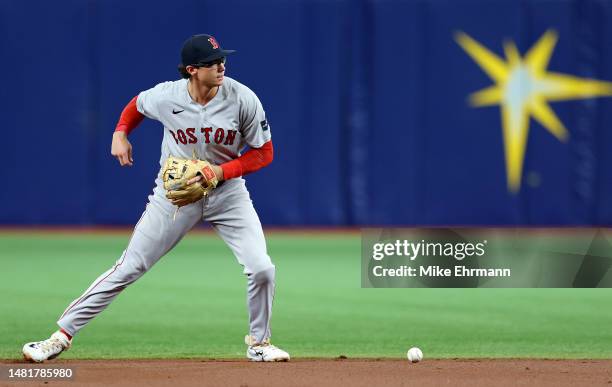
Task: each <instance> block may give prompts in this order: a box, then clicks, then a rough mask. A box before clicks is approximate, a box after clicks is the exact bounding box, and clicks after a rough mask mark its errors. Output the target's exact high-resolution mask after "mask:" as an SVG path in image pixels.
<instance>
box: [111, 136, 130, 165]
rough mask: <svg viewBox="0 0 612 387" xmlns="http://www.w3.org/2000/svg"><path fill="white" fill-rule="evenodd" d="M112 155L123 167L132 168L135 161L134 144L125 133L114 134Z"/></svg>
mask: <svg viewBox="0 0 612 387" xmlns="http://www.w3.org/2000/svg"><path fill="white" fill-rule="evenodd" d="M111 155H113V156H114V157H115V158H117V160H118V161H119V164H121V166H122V167H123V166H126V165H127V166H130V167H131V166H132V165H133V163H134V159H133V158H132V144H130V142H129V141H128V139H127V134H125V132H115V133H113V143H112V144H111Z"/></svg>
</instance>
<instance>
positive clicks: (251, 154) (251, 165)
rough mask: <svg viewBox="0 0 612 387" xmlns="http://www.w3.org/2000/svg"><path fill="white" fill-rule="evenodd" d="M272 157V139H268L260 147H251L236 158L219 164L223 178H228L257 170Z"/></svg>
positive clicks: (270, 160) (269, 161)
mask: <svg viewBox="0 0 612 387" xmlns="http://www.w3.org/2000/svg"><path fill="white" fill-rule="evenodd" d="M273 158H274V148H273V147H272V140H270V141H268V142H266V143H265V144H263V145H262V146H261V148H251V149H249V150H248V151H246V152H244V154H243V155H242V156H240V157H238V158H237V159H235V160H232V161H228V162H227V163H223V164H221V169H223V179H224V180H229V179H233V178H234V177H239V176H244V175H247V174H249V173H253V172H255V171H258V170H260V169H261V168H263V167H265V166H266V165H268V164H270V163H271V162H272V159H273Z"/></svg>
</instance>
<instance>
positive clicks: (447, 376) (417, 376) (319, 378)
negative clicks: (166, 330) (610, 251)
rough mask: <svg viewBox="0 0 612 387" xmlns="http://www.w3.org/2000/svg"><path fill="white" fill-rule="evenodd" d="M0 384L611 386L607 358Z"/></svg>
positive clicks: (306, 363)
mask: <svg viewBox="0 0 612 387" xmlns="http://www.w3.org/2000/svg"><path fill="white" fill-rule="evenodd" d="M0 364H1V367H2V379H1V380H0V385H2V386H18V385H19V386H23V385H39V386H62V385H65V386H72V387H74V386H169V385H171V386H172V387H180V386H195V385H198V386H237V387H246V386H249V387H254V386H268V387H276V386H368V387H369V386H585V385H588V386H600V385H601V386H612V360H486V359H482V360H425V361H423V362H421V363H419V364H410V363H408V361H403V360H341V359H338V360H294V361H291V362H289V363H273V364H262V363H250V362H247V361H242V360H236V361H214V360H212V361H211V360H103V361H102V360H57V361H53V362H49V363H46V364H44V365H31V364H28V363H24V362H17V361H6V360H5V361H1V362H0ZM24 367H31V368H40V367H70V368H72V369H73V372H74V378H73V379H72V380H47V381H45V380H41V379H38V380H36V381H27V382H26V381H23V380H22V381H16V380H15V379H7V372H8V371H7V370H8V368H24Z"/></svg>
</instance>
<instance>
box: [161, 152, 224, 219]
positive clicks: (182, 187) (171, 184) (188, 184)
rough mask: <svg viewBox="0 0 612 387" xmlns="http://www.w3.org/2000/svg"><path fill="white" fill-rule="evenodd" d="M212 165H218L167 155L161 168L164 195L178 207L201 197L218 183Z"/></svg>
mask: <svg viewBox="0 0 612 387" xmlns="http://www.w3.org/2000/svg"><path fill="white" fill-rule="evenodd" d="M213 167H218V166H215V165H212V164H210V163H209V162H208V161H205V160H198V159H190V160H189V159H179V158H176V157H168V159H167V160H166V163H165V164H164V168H163V170H162V180H163V182H164V188H165V189H166V197H167V198H168V199H170V201H171V202H172V204H174V205H177V206H179V207H182V206H185V205H187V204H190V203H195V202H197V201H198V200H200V199H202V198H203V197H204V196H206V195H208V194H209V193H210V192H211V191H212V190H213V189H215V187H217V184H218V183H219V180H218V179H217V174H216V172H215V171H214V169H213ZM219 169H220V168H219ZM198 178H199V179H198Z"/></svg>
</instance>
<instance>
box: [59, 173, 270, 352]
mask: <svg viewBox="0 0 612 387" xmlns="http://www.w3.org/2000/svg"><path fill="white" fill-rule="evenodd" d="M164 193H165V191H164V190H163V188H161V184H160V181H159V180H158V185H157V187H156V188H155V190H154V193H153V195H151V196H149V203H148V204H147V207H146V209H145V211H144V213H143V214H142V217H141V218H140V220H139V221H138V223H137V224H136V227H135V228H134V232H133V234H132V237H131V238H130V241H129V243H128V246H127V248H126V249H125V251H124V252H123V254H122V255H121V257H120V258H119V260H117V262H116V263H115V265H113V267H111V268H110V269H109V270H108V271H106V272H105V273H104V274H102V275H101V276H99V277H98V278H97V279H96V280H95V281H94V282H93V283H92V284H91V286H90V287H89V288H88V289H87V290H86V291H85V292H84V293H83V294H82V295H81V296H80V297H79V298H77V299H76V300H74V301H73V302H72V303H71V304H70V305H69V306H68V308H67V309H66V310H65V311H64V313H63V314H62V316H61V317H60V319H59V320H58V322H57V324H58V325H59V326H60V328H63V329H64V330H65V331H66V332H68V333H69V334H71V335H73V336H74V335H76V334H77V333H78V332H79V331H80V330H81V328H83V327H84V326H85V325H86V324H87V323H88V322H89V321H90V320H92V319H93V318H94V317H96V316H97V315H98V313H100V312H102V311H103V310H104V309H105V308H106V307H107V306H108V305H109V304H110V303H111V302H112V301H113V299H115V297H117V295H119V293H121V291H123V289H125V288H126V287H127V286H128V285H130V284H131V283H133V282H134V281H136V280H137V279H138V278H140V277H141V276H142V275H143V274H144V273H146V272H147V271H148V270H149V269H150V268H151V267H152V266H153V265H154V264H155V263H156V262H157V261H158V260H159V259H160V258H161V257H163V256H164V255H165V254H166V253H167V252H168V251H170V250H171V249H172V248H173V247H174V246H175V245H176V244H177V243H178V242H179V241H180V240H181V238H182V237H183V236H184V235H185V234H186V233H187V232H188V231H189V230H191V229H192V228H193V226H195V225H196V224H197V223H198V222H200V221H202V220H204V221H207V222H209V223H210V224H211V225H212V226H213V228H214V229H215V230H216V232H217V233H218V234H219V236H220V237H221V238H222V239H223V240H224V241H225V243H227V245H228V246H229V248H230V249H231V250H232V252H233V253H234V255H235V256H236V259H237V260H238V263H240V265H242V266H243V267H244V274H246V276H247V307H248V310H249V326H250V334H251V336H253V337H255V339H256V340H257V341H259V342H262V341H264V340H265V339H267V338H269V337H270V317H271V314H272V301H273V298H274V284H275V280H274V276H275V267H274V265H273V264H272V261H271V260H270V257H269V256H268V254H267V251H266V241H265V238H264V234H263V230H262V227H261V223H260V221H259V217H258V216H257V213H256V212H255V209H254V208H253V204H252V202H251V199H250V196H249V192H248V191H247V189H246V186H245V183H244V180H243V179H231V180H228V181H226V182H224V184H223V185H221V186H220V187H218V188H217V189H215V190H214V191H213V192H212V193H211V194H210V195H209V196H208V197H206V198H204V199H202V200H200V201H199V202H196V203H193V204H189V205H187V206H184V207H181V209H180V210H179V211H178V213H177V214H176V217H175V216H174V215H175V212H176V208H177V207H175V206H173V205H172V204H171V203H170V202H169V201H168V200H167V199H166V198H165V196H164Z"/></svg>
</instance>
